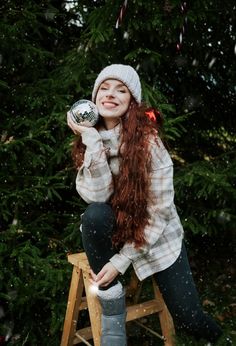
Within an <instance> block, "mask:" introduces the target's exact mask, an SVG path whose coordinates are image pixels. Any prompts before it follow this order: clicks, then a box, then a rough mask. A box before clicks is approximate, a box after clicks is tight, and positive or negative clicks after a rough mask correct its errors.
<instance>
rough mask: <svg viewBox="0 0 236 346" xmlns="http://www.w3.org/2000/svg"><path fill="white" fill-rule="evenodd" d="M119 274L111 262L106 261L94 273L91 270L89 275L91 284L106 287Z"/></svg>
mask: <svg viewBox="0 0 236 346" xmlns="http://www.w3.org/2000/svg"><path fill="white" fill-rule="evenodd" d="M118 274H119V271H118V270H117V269H116V268H115V267H114V266H113V264H112V263H111V262H108V263H106V264H105V265H104V267H103V268H102V269H101V270H100V272H99V273H98V274H97V275H96V274H94V272H93V271H91V277H92V281H93V284H95V285H96V286H98V287H99V286H101V287H106V286H108V285H109V284H110V283H111V282H112V281H113V280H114V279H115V278H116V277H117V275H118Z"/></svg>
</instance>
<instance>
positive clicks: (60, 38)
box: [0, 0, 236, 346]
mask: <svg viewBox="0 0 236 346" xmlns="http://www.w3.org/2000/svg"><path fill="white" fill-rule="evenodd" d="M68 5H72V6H68ZM121 5H122V1H115V2H114V1H88V0H83V1H78V2H77V1H66V2H64V1H55V0H45V1H41V2H34V1H30V0H25V1H19V2H16V1H13V0H8V1H6V2H4V3H3V4H1V7H0V10H1V22H0V42H1V51H0V67H1V77H0V78H1V80H0V92H1V121H0V131H1V132H0V135H1V142H0V155H1V160H0V162H1V173H0V174H1V176H0V178H1V180H0V196H1V198H0V205H1V215H0V222H1V223H0V240H1V242H0V267H1V271H0V302H1V304H3V305H4V310H5V311H6V316H5V320H6V321H7V320H9V321H10V320H14V328H13V331H14V334H19V338H18V339H17V338H15V339H12V341H11V343H12V344H16V345H43V344H45V340H46V339H47V344H49V345H51V346H53V345H58V344H59V340H60V336H61V329H62V325H63V320H64V313H65V308H66V300H67V293H68V289H69V280H70V275H71V268H70V267H69V266H68V264H67V261H66V254H67V253H68V252H76V251H78V250H81V249H82V246H81V240H80V236H79V230H78V229H79V223H80V217H79V215H80V214H81V213H82V212H83V210H84V208H85V206H86V205H85V203H84V202H83V201H82V200H81V199H80V198H79V196H78V195H77V193H76V191H75V185H74V180H75V175H76V172H75V170H74V167H73V165H72V161H71V157H70V143H71V141H72V139H73V135H72V133H71V131H70V130H69V129H68V127H67V125H66V111H67V109H68V108H69V107H70V105H72V103H74V102H75V101H77V100H78V99H80V98H90V97H91V88H92V86H93V82H94V79H95V77H96V75H97V73H98V72H99V71H100V70H101V68H102V67H105V66H106V65H107V64H109V63H126V64H131V65H132V66H134V67H135V68H137V69H138V72H139V74H140V76H141V79H142V87H143V94H144V99H145V100H146V101H147V102H148V103H149V104H150V105H152V106H154V107H157V108H158V109H159V110H160V111H161V112H162V113H163V115H164V117H165V135H166V139H167V141H168V145H169V148H170V153H171V154H172V157H173V160H174V163H175V167H176V175H175V186H176V204H177V206H178V209H179V213H180V216H181V219H182V221H183V224H184V227H185V230H186V234H187V235H188V234H190V235H191V234H193V233H194V234H195V233H199V234H200V235H204V234H208V235H216V236H218V235H219V234H221V233H222V232H225V235H226V236H228V237H229V241H230V236H231V234H232V232H233V231H234V229H235V225H236V218H235V201H236V190H235V181H236V167H235V162H236V161H235V149H236V137H235V130H234V129H235V128H236V127H235V125H236V123H235V115H234V112H235V109H234V101H235V100H234V97H235V85H234V82H235V69H234V68H233V63H234V61H235V46H234V45H235V33H234V32H233V23H235V4H234V2H233V1H232V0H230V1H228V2H227V3H224V6H222V4H221V1H219V0H217V1H214V4H213V3H212V1H210V0H207V1H201V0H198V1H195V2H193V1H192V2H191V3H189V4H188V3H187V8H185V10H184V11H182V10H181V5H182V4H181V3H180V2H179V1H176V0H171V1H160V2H157V1H154V0H151V1H148V3H147V2H146V1H144V0H135V1H128V7H127V9H126V11H125V14H124V16H123V20H122V23H121V26H120V27H119V28H117V29H116V28H115V23H116V20H117V17H118V15H119V11H120V6H121ZM186 18H187V21H186ZM183 28H184V29H185V30H184V31H183ZM181 40H182V42H180V41H181ZM178 43H180V49H178V48H177V44H178ZM6 323H7V322H6ZM2 328H3V329H4V328H5V326H2ZM0 334H1V333H0Z"/></svg>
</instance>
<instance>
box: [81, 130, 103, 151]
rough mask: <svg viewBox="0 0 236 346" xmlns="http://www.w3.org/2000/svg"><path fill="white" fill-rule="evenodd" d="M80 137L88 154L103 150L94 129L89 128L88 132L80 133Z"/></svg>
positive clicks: (100, 139) (99, 137) (99, 138)
mask: <svg viewBox="0 0 236 346" xmlns="http://www.w3.org/2000/svg"><path fill="white" fill-rule="evenodd" d="M81 136H82V142H83V144H85V145H86V147H87V151H88V152H96V151H99V150H101V149H102V148H103V143H102V138H101V136H100V134H99V133H98V131H97V130H96V129H95V128H93V127H91V128H89V130H86V131H84V132H82V135H81Z"/></svg>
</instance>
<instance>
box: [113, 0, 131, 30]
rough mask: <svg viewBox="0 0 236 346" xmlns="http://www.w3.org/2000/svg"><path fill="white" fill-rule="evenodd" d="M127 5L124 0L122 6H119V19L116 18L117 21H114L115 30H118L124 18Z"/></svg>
mask: <svg viewBox="0 0 236 346" xmlns="http://www.w3.org/2000/svg"><path fill="white" fill-rule="evenodd" d="M127 3H128V0H125V1H124V3H123V5H122V6H121V9H120V14H119V17H118V18H117V21H116V29H118V28H119V26H121V23H122V21H123V17H124V14H125V11H126V8H127Z"/></svg>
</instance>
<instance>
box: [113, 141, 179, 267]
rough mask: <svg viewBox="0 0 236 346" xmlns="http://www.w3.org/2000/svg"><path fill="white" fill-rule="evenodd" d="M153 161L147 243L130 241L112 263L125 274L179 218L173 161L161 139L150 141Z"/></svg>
mask: <svg viewBox="0 0 236 346" xmlns="http://www.w3.org/2000/svg"><path fill="white" fill-rule="evenodd" d="M150 151H151V163H152V165H151V166H152V168H151V172H150V179H151V185H150V194H151V202H150V204H149V206H148V211H149V214H150V218H149V223H148V225H147V226H146V227H145V230H144V232H145V237H146V244H145V245H144V246H142V247H140V248H138V249H137V248H135V247H134V243H126V244H125V245H124V246H123V247H122V249H121V250H120V252H119V253H117V254H115V255H114V256H113V257H112V258H111V259H110V262H111V263H112V264H113V265H114V267H115V268H116V269H117V270H118V271H119V272H120V273H122V274H124V272H125V271H126V270H127V268H128V266H129V265H130V264H131V262H132V261H134V260H136V259H138V258H140V257H142V256H143V255H144V254H145V253H147V252H148V251H149V250H150V248H151V247H152V246H153V245H154V244H156V242H157V241H158V239H159V237H160V235H161V234H162V233H163V231H164V229H165V227H166V225H167V223H168V222H169V220H170V219H171V218H174V217H176V209H175V206H174V187H173V163H172V160H171V158H170V155H169V153H168V151H167V150H166V148H165V147H164V145H163V143H162V142H161V140H160V139H158V143H156V141H155V140H154V139H153V140H152V141H150Z"/></svg>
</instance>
